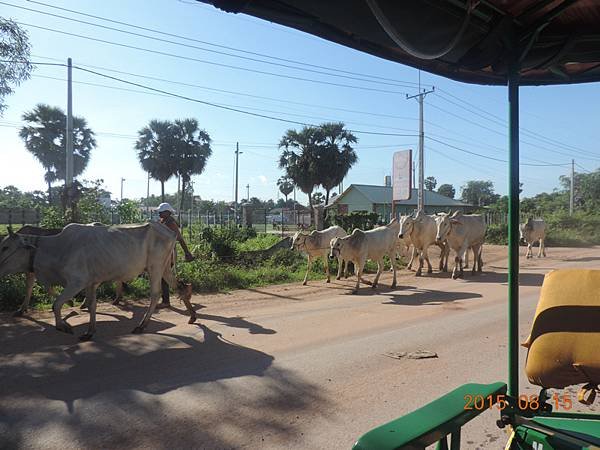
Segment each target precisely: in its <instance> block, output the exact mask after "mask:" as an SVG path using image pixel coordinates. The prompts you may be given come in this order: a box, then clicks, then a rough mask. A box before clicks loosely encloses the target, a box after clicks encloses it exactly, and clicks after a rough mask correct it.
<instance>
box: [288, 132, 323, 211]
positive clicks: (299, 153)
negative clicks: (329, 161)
mask: <svg viewBox="0 0 600 450" xmlns="http://www.w3.org/2000/svg"><path fill="white" fill-rule="evenodd" d="M321 141H322V138H321V134H320V130H319V128H317V127H312V126H306V127H304V128H302V129H301V130H300V131H296V130H287V131H286V133H285V134H284V135H283V137H282V138H281V141H280V142H279V148H281V149H283V150H282V152H281V156H280V157H279V168H281V169H284V170H285V173H286V175H287V176H288V177H290V179H291V180H292V181H293V182H294V184H295V185H296V186H298V187H299V188H300V190H301V191H302V192H304V193H305V194H306V195H307V196H308V203H309V206H310V209H311V214H312V206H313V203H312V193H313V191H314V189H315V187H316V186H318V185H319V184H320V181H319V178H318V176H319V173H318V152H319V146H320V143H321Z"/></svg>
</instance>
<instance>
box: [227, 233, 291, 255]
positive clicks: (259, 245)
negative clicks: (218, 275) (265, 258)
mask: <svg viewBox="0 0 600 450" xmlns="http://www.w3.org/2000/svg"><path fill="white" fill-rule="evenodd" d="M280 239H281V238H280V237H279V236H277V235H275V234H267V233H264V234H260V235H258V236H256V237H253V238H249V239H247V240H245V241H237V242H236V248H237V250H238V252H251V251H256V250H266V249H268V248H269V247H271V246H273V245H275V244H277V242H279V241H280Z"/></svg>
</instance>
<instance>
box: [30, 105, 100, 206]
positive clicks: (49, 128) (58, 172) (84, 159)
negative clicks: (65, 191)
mask: <svg viewBox="0 0 600 450" xmlns="http://www.w3.org/2000/svg"><path fill="white" fill-rule="evenodd" d="M22 117H23V120H24V121H25V122H27V125H25V126H23V127H22V128H21V129H20V130H19V136H20V137H21V139H23V142H24V143H25V148H27V150H28V151H29V152H31V154H33V156H35V157H36V158H37V159H38V161H39V162H40V163H41V164H42V166H43V167H44V169H45V170H46V173H45V175H44V179H45V180H46V183H47V184H48V200H49V201H51V200H52V199H51V195H52V190H51V187H52V183H53V182H55V181H57V180H64V179H65V178H66V156H65V153H66V148H67V147H66V146H67V140H66V134H67V132H66V127H67V116H66V115H65V113H64V112H63V110H62V109H60V108H57V107H54V106H50V105H45V104H41V103H40V104H38V105H36V107H35V108H34V109H33V110H32V111H30V112H26V113H25V114H23V116H22ZM94 148H96V139H95V138H94V132H93V131H92V130H91V129H90V128H88V126H87V122H86V120H85V119H84V118H82V117H76V116H74V117H73V176H74V177H77V176H79V175H81V174H82V173H83V171H84V170H85V168H86V167H87V165H88V163H89V161H90V154H91V151H92V150H93V149H94Z"/></svg>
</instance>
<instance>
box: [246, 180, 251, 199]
mask: <svg viewBox="0 0 600 450" xmlns="http://www.w3.org/2000/svg"><path fill="white" fill-rule="evenodd" d="M246 192H247V197H248V200H247V201H248V202H250V183H248V184H247V185H246Z"/></svg>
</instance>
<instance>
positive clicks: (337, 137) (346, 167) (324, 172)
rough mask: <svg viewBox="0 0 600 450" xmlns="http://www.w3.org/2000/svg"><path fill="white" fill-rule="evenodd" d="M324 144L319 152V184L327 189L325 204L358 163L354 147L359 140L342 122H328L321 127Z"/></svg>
mask: <svg viewBox="0 0 600 450" xmlns="http://www.w3.org/2000/svg"><path fill="white" fill-rule="evenodd" d="M319 129H320V137H321V139H322V144H321V146H320V148H321V151H319V163H318V169H319V170H318V173H319V176H318V178H319V184H320V185H321V186H323V189H325V204H328V203H329V196H330V193H331V190H332V189H333V188H335V187H336V186H338V185H339V184H340V183H341V182H342V181H343V180H344V178H345V177H346V175H348V172H349V171H350V169H351V168H352V166H353V165H354V164H356V163H357V161H358V156H357V155H356V152H355V151H354V148H353V147H352V144H355V143H356V142H357V141H358V139H357V138H356V136H354V134H352V133H351V132H350V131H348V130H346V129H345V128H344V124H343V123H342V122H327V123H323V124H321V125H320V126H319Z"/></svg>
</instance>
